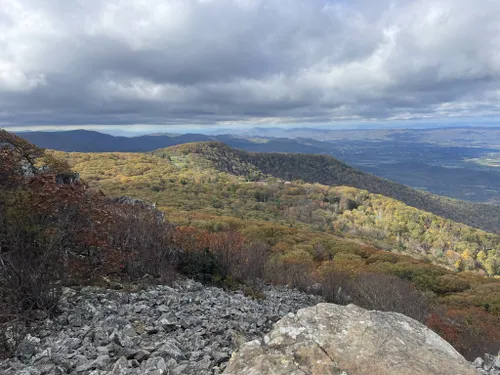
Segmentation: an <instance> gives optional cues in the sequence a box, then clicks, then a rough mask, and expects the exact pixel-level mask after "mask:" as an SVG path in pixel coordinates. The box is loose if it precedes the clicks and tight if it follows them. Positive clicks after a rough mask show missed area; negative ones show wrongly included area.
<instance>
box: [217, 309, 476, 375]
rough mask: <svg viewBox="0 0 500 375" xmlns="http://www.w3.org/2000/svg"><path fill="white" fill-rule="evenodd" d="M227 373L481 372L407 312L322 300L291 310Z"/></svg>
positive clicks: (409, 374) (406, 374) (246, 346)
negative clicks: (373, 308)
mask: <svg viewBox="0 0 500 375" xmlns="http://www.w3.org/2000/svg"><path fill="white" fill-rule="evenodd" d="M224 374H226V375H244V374H249V375H250V374H252V375H253V374H274V375H280V374H283V375H284V374H287V375H295V374H296V375H299V374H301V375H302V374H310V375H319V374H321V375H324V374H335V375H366V374H370V375H443V374H453V375H477V372H476V370H475V369H474V368H473V366H472V365H471V364H470V363H469V362H467V361H466V360H465V359H464V358H463V357H462V356H461V355H460V354H459V353H458V352H457V351H456V350H455V349H454V348H453V347H452V346H451V345H450V344H448V343H447V342H446V341H444V340H443V339H442V338H440V337H439V336H438V335H437V334H436V333H434V332H433V331H431V330H430V329H428V328H427V327H425V326H424V325H422V324H421V323H419V322H417V321H415V320H413V319H411V318H408V317H406V316H405V315H402V314H398V313H392V312H380V311H368V310H365V309H362V308H360V307H357V306H354V305H348V306H339V305H333V304H327V303H321V304H319V305H317V306H314V307H309V308H304V309H301V310H299V311H298V312H297V314H296V315H295V314H293V313H290V314H288V315H287V316H286V317H284V318H283V319H281V320H280V321H279V322H278V323H276V324H275V326H274V328H273V329H272V331H271V332H270V333H269V334H268V335H266V336H264V338H263V339H262V340H253V341H250V342H248V343H246V344H244V345H243V346H242V347H241V348H240V349H239V350H237V351H236V352H234V353H233V355H232V357H231V360H230V362H229V364H228V366H227V368H226V370H225V371H224Z"/></svg>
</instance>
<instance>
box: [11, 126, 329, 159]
mask: <svg viewBox="0 0 500 375" xmlns="http://www.w3.org/2000/svg"><path fill="white" fill-rule="evenodd" d="M17 134H18V135H19V136H21V137H23V138H25V139H27V140H28V141H30V142H31V143H33V144H35V145H37V146H39V147H43V148H49V149H54V150H60V151H67V152H146V151H153V150H156V149H159V148H164V147H168V146H174V145H178V144H183V143H190V142H206V141H219V142H224V143H226V144H228V145H230V146H232V147H236V148H241V149H244V150H248V151H256V152H268V151H273V152H301V153H310V154H317V153H326V152H327V151H328V148H329V147H330V146H329V145H327V144H323V143H322V142H318V141H312V140H311V141H310V142H308V141H307V140H300V139H297V140H296V139H286V138H281V139H280V138H276V139H272V138H270V139H255V138H254V139H253V140H252V138H250V139H247V138H242V137H241V138H240V137H236V136H233V135H218V136H208V135H203V134H184V135H175V136H172V135H166V134H155V135H144V136H140V137H116V136H112V135H108V134H102V133H99V132H95V131H88V130H72V131H61V132H21V133H17Z"/></svg>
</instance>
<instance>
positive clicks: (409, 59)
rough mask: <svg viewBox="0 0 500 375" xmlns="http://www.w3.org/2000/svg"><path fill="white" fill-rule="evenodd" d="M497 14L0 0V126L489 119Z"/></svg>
mask: <svg viewBox="0 0 500 375" xmlns="http://www.w3.org/2000/svg"><path fill="white" fill-rule="evenodd" d="M499 20H500V1H499V0H393V1H391V0H338V1H337V0H0V126H9V125H11V126H12V125H15V126H17V127H19V126H21V127H27V126H35V125H38V126H39V125H51V126H53V125H65V126H76V127H82V125H92V124H94V125H99V126H109V125H121V126H123V125H134V126H135V127H137V126H141V125H155V124H158V125H181V126H191V125H195V126H203V125H212V126H213V125H214V124H218V125H222V126H234V125H235V124H257V125H259V126H261V125H266V124H313V125H314V124H330V123H332V124H336V123H346V122H353V123H359V122H365V121H376V122H386V121H400V120H409V121H418V120H420V119H424V120H432V121H438V122H439V121H443V122H447V121H453V120H454V119H457V121H460V119H463V118H472V119H478V121H480V119H488V121H496V119H497V118H498V117H500V116H499V110H500V22H499ZM499 123H500V122H499Z"/></svg>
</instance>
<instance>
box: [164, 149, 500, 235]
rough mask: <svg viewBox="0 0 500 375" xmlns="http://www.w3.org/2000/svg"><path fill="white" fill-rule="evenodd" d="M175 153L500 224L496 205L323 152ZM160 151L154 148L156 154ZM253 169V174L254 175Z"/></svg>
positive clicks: (232, 169) (493, 227)
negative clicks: (379, 173)
mask: <svg viewBox="0 0 500 375" xmlns="http://www.w3.org/2000/svg"><path fill="white" fill-rule="evenodd" d="M174 149H175V150H176V152H179V153H194V154H195V155H196V154H198V155H202V157H203V158H205V159H207V160H210V161H211V162H212V163H213V165H214V166H215V167H216V168H217V169H219V170H221V171H225V172H229V173H234V174H237V175H240V176H245V177H247V178H249V179H254V178H256V177H259V173H261V174H265V175H271V176H274V177H279V178H282V179H285V180H288V181H292V180H302V181H305V182H311V183H316V182H317V183H320V184H324V185H330V186H351V187H355V188H359V189H364V190H368V191H369V192H371V193H375V194H382V195H385V196H386V197H390V198H394V199H397V200H400V201H402V202H404V203H406V204H407V205H409V206H412V207H415V208H419V209H421V210H424V211H428V212H432V213H434V214H436V215H439V216H442V217H445V218H448V219H451V220H453V221H457V222H460V223H464V224H467V225H470V226H473V227H476V228H480V229H484V230H487V231H490V232H497V231H498V229H499V228H500V207H497V206H492V205H488V204H480V203H470V202H465V201H459V200H455V199H451V198H446V197H442V196H437V195H433V194H429V193H425V192H423V191H420V190H415V189H412V188H409V187H407V186H405V185H402V184H398V183H396V182H393V181H389V180H386V179H383V178H380V177H376V176H374V175H371V174H368V173H364V172H362V171H360V170H358V169H355V168H352V167H350V166H348V165H347V164H345V163H343V162H341V161H339V160H337V159H335V158H333V157H330V156H327V155H310V154H291V153H290V154H281V153H251V152H246V151H241V150H236V149H233V148H231V147H229V146H227V145H224V144H221V143H215V142H211V143H210V142H209V143H195V144H187V145H180V146H174V148H173V149H171V150H174ZM159 153H161V151H157V152H156V154H159ZM256 171H257V175H255V173H256Z"/></svg>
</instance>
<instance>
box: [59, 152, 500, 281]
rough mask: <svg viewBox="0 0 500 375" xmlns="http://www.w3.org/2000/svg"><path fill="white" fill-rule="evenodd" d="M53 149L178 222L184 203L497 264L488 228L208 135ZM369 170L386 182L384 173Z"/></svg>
mask: <svg viewBox="0 0 500 375" xmlns="http://www.w3.org/2000/svg"><path fill="white" fill-rule="evenodd" d="M58 155H60V156H62V157H64V158H66V160H67V161H68V162H69V163H70V164H71V165H72V166H73V167H74V168H75V170H78V171H79V172H80V173H81V174H82V177H83V178H84V179H85V180H87V181H88V182H89V183H90V184H91V185H92V186H95V187H98V188H100V189H102V190H103V191H104V192H105V193H107V194H111V195H124V194H127V195H131V196H134V197H138V198H141V199H146V200H150V201H153V202H156V203H157V204H158V205H159V206H160V207H163V208H164V209H165V210H166V211H168V212H170V215H171V216H170V217H171V219H172V220H174V221H177V222H179V223H182V224H192V222H191V221H189V220H187V218H188V217H190V216H192V215H187V214H184V213H185V212H190V213H193V212H194V213H195V215H198V216H202V215H211V216H223V217H233V218H238V219H242V220H264V221H266V222H275V223H280V224H285V225H287V226H289V227H293V228H299V229H307V230H314V231H321V232H326V233H332V234H336V235H340V236H343V237H347V238H353V239H357V240H362V241H363V242H365V243H369V244H373V245H375V246H377V247H379V248H382V249H389V250H391V251H393V252H397V253H401V254H408V255H411V256H413V257H415V258H418V259H424V260H426V261H430V262H432V263H434V264H440V265H443V266H445V267H447V268H449V269H451V270H457V271H464V270H479V271H480V272H484V273H485V274H488V275H497V274H499V273H500V238H499V237H498V236H497V235H494V234H490V233H487V232H485V231H482V230H479V229H475V228H473V227H470V226H467V225H464V224H459V223H456V222H453V221H451V220H449V219H445V218H443V217H440V216H437V215H434V214H432V213H429V212H425V211H423V210H419V209H416V208H413V207H410V206H408V205H405V204H403V203H402V202H400V201H397V200H394V199H391V198H388V197H386V196H383V195H380V194H373V193H370V192H369V191H367V190H362V189H357V188H351V187H342V186H335V187H334V186H328V185H321V184H310V183H305V182H300V181H293V182H290V181H285V180H283V179H280V178H275V177H271V176H270V175H269V174H266V173H263V172H262V171H261V170H260V169H259V168H258V167H257V166H256V165H255V164H252V162H255V163H256V162H257V161H259V157H262V158H261V159H260V161H259V162H260V163H261V164H266V160H268V159H267V156H268V155H269V154H264V155H260V154H248V153H245V152H242V151H236V150H234V149H232V148H230V147H227V146H225V145H221V144H218V143H214V144H204V143H201V144H192V145H183V146H175V147H172V148H168V149H162V150H158V151H155V152H154V153H152V154H116V153H110V154H108V153H106V154H77V153H70V154H61V153H58ZM269 156H270V159H269V160H271V161H273V162H275V163H276V168H277V165H278V161H277V160H279V157H280V156H282V157H284V160H285V161H284V164H283V166H284V167H283V168H284V171H286V169H285V168H286V166H287V165H288V164H286V163H287V162H288V163H289V164H291V165H293V168H295V169H296V170H299V169H300V170H310V171H313V170H314V165H315V164H314V162H315V161H316V159H317V157H316V156H312V157H311V159H309V158H308V157H303V156H302V158H303V159H301V155H298V156H297V157H296V158H292V156H291V155H280V154H270V155H269ZM328 159H330V158H328ZM302 160H303V162H302V163H300V161H302ZM320 160H323V159H322V158H321V159H320ZM332 160H333V162H332V163H330V164H329V167H330V172H329V173H330V174H331V175H332V176H334V177H332V180H333V179H335V181H341V180H349V181H357V180H358V179H359V180H360V181H361V182H362V183H368V178H374V179H376V178H375V177H373V176H370V175H366V174H363V173H362V172H359V171H357V170H355V169H352V168H350V167H349V166H347V165H345V164H343V163H340V162H337V161H335V160H334V159H332ZM290 168H292V167H290ZM324 170H328V169H324ZM266 171H268V170H266ZM290 173H291V172H290ZM283 174H286V172H283ZM317 175H318V176H320V175H321V173H320V172H317ZM376 180H377V181H380V182H381V183H388V185H389V187H393V185H391V183H389V182H388V181H386V180H382V179H376ZM381 186H382V187H383V186H384V185H381ZM406 189H407V188H406ZM407 190H408V191H410V192H411V189H407ZM186 220H187V221H186ZM193 220H195V219H193ZM202 226H204V227H209V228H212V229H214V228H215V230H217V229H218V228H221V227H222V226H223V224H222V223H221V220H217V219H216V220H208V221H207V222H204V223H203V225H202Z"/></svg>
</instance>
